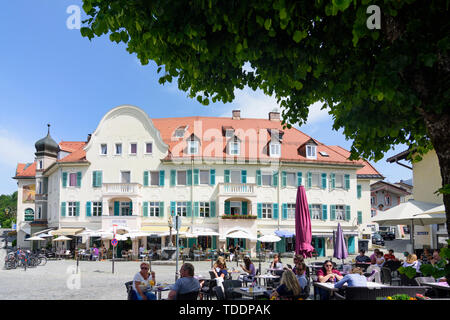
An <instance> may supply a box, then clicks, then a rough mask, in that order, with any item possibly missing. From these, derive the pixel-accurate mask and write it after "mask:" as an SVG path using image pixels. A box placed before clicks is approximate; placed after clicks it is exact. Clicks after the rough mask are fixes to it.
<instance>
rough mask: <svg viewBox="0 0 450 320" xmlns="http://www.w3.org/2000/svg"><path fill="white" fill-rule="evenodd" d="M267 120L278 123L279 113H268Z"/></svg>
mask: <svg viewBox="0 0 450 320" xmlns="http://www.w3.org/2000/svg"><path fill="white" fill-rule="evenodd" d="M269 120H277V121H280V113H279V112H278V111H272V112H269Z"/></svg>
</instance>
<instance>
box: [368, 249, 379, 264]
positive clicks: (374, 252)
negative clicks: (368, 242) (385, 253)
mask: <svg viewBox="0 0 450 320" xmlns="http://www.w3.org/2000/svg"><path fill="white" fill-rule="evenodd" d="M378 252H380V249H375V250H373V254H372V255H371V256H370V263H371V264H377V253H378Z"/></svg>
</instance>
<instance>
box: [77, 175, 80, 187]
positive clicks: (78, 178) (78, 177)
mask: <svg viewBox="0 0 450 320" xmlns="http://www.w3.org/2000/svg"><path fill="white" fill-rule="evenodd" d="M77 187H78V188H79V187H81V172H77Z"/></svg>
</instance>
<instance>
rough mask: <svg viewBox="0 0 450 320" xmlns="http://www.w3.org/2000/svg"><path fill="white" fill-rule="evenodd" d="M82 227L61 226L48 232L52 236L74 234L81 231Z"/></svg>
mask: <svg viewBox="0 0 450 320" xmlns="http://www.w3.org/2000/svg"><path fill="white" fill-rule="evenodd" d="M83 230H84V228H61V229H57V230H53V231H50V232H49V233H48V234H50V235H52V236H75V235H77V234H78V233H81V232H83Z"/></svg>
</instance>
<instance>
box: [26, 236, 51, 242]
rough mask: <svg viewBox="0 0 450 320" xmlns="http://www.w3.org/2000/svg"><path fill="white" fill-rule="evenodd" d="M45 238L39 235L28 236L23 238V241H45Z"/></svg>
mask: <svg viewBox="0 0 450 320" xmlns="http://www.w3.org/2000/svg"><path fill="white" fill-rule="evenodd" d="M45 240H47V239H44V238H41V237H39V236H34V237H30V238H28V239H25V241H45Z"/></svg>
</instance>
